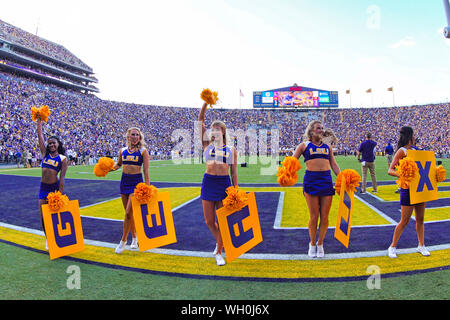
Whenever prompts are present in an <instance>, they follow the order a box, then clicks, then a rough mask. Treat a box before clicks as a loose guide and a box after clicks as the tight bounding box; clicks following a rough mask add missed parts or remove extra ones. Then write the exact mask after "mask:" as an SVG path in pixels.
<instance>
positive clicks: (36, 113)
mask: <svg viewBox="0 0 450 320" xmlns="http://www.w3.org/2000/svg"><path fill="white" fill-rule="evenodd" d="M50 114H51V112H50V109H49V108H48V106H42V107H40V108H37V107H31V118H32V120H33V121H37V119H41V120H42V121H44V122H47V121H48V117H49V116H50Z"/></svg>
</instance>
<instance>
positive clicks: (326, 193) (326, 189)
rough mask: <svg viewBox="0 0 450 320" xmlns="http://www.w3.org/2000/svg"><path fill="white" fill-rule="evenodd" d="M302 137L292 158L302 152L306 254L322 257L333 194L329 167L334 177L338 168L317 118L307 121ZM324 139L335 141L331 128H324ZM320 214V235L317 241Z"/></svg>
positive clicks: (297, 156)
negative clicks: (305, 212)
mask: <svg viewBox="0 0 450 320" xmlns="http://www.w3.org/2000/svg"><path fill="white" fill-rule="evenodd" d="M304 139H305V140H306V141H304V142H302V143H300V144H299V145H298V146H297V149H296V150H295V152H294V157H296V158H297V159H298V158H300V156H301V155H303V157H304V159H305V164H306V171H305V176H304V178H303V194H304V196H305V198H306V203H307V205H308V209H309V215H310V219H309V223H308V229H309V237H310V242H309V250H308V256H309V257H311V258H314V257H317V258H322V257H324V255H325V251H324V248H323V240H324V238H325V234H326V233H327V230H328V215H329V213H330V208H331V202H332V200H333V195H334V188H333V180H332V177H331V170H333V172H334V174H335V175H336V176H337V175H338V174H339V172H340V171H341V170H340V169H339V166H338V164H337V163H336V160H335V158H334V155H333V150H332V148H331V146H329V145H328V144H326V143H324V141H323V139H324V130H323V127H322V123H321V122H320V121H311V122H310V123H309V124H308V127H307V128H306V131H305V134H304ZM327 139H330V141H335V140H336V137H335V136H334V134H333V133H332V131H331V130H330V129H328V131H327ZM330 169H331V170H330ZM319 216H320V223H319V230H318V231H319V235H318V239H317V242H316V238H317V223H318V221H319Z"/></svg>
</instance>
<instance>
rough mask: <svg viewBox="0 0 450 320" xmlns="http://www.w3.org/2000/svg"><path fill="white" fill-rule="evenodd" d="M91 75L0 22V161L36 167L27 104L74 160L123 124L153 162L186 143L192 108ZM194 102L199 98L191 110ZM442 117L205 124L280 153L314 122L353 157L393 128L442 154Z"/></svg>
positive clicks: (269, 113) (445, 135)
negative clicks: (263, 137)
mask: <svg viewBox="0 0 450 320" xmlns="http://www.w3.org/2000/svg"><path fill="white" fill-rule="evenodd" d="M93 74H94V73H93V70H92V68H90V67H89V66H87V65H86V64H85V63H83V62H82V61H81V60H80V59H78V58H77V57H76V56H74V55H73V54H72V53H70V52H69V51H68V50H67V49H65V48H64V47H62V46H61V45H58V44H55V43H53V42H50V41H48V40H45V39H42V38H39V37H37V36H35V35H32V34H30V33H28V32H26V31H23V30H21V29H19V28H16V27H14V26H11V25H10V24H8V23H5V22H3V21H1V20H0V163H14V162H15V159H16V154H17V153H18V152H20V153H21V154H22V159H23V160H25V159H28V158H29V159H30V162H32V163H33V164H34V165H36V164H38V163H39V157H40V155H39V152H38V150H39V148H38V145H37V134H36V124H35V123H33V122H32V120H31V113H30V107H31V106H40V105H48V106H49V107H50V110H51V112H52V114H51V116H50V118H49V122H48V123H47V124H46V125H45V126H44V130H45V131H46V135H47V136H49V135H57V136H59V137H60V139H61V140H62V141H63V143H64V146H65V148H66V153H67V155H68V156H69V158H70V159H73V160H74V161H73V162H74V163H93V162H94V161H95V159H96V158H98V157H101V156H115V155H116V154H117V153H118V151H119V149H120V148H121V147H123V146H124V145H125V138H124V135H125V133H126V130H127V128H129V127H131V126H137V127H140V128H142V130H143V132H144V133H145V137H146V142H147V146H148V149H149V151H150V154H151V157H152V158H153V159H170V158H171V157H172V155H173V154H172V152H171V151H172V150H173V147H174V146H175V145H176V144H177V141H172V133H173V132H174V130H176V129H187V130H189V132H190V133H191V138H192V139H193V138H194V137H193V135H194V126H195V121H196V119H197V117H198V112H199V109H198V108H184V107H166V106H155V105H140V104H130V103H124V102H116V101H107V100H102V99H99V98H98V97H96V96H95V95H94V93H96V92H98V89H97V88H96V87H95V86H94V85H93V83H97V82H98V80H97V79H96V78H95V77H94V76H93ZM199 93H200V89H199ZM219 95H220V88H219ZM201 104H202V102H201V100H200V98H199V107H200V106H201ZM449 118H450V104H449V103H440V104H430V105H421V106H403V107H390V108H351V109H349V108H334V109H323V110H310V111H309V110H308V111H297V112H288V111H286V110H272V109H271V110H260V109H258V110H257V109H219V108H212V109H210V110H209V111H208V112H207V117H206V123H207V124H208V123H211V122H212V121H213V120H215V119H220V120H223V121H224V122H225V123H226V125H227V127H228V128H230V129H233V130H238V129H242V130H244V131H247V130H249V129H252V128H253V129H255V130H257V131H258V130H261V129H266V130H269V131H270V130H273V129H278V130H279V132H280V134H279V136H280V142H279V147H280V149H281V150H282V151H283V153H288V152H289V150H292V149H293V148H295V146H296V145H297V144H298V143H300V142H301V139H302V136H303V133H304V131H305V128H306V125H307V123H308V122H309V121H310V120H312V119H319V120H321V121H322V123H323V125H324V127H325V128H331V129H332V130H333V131H334V132H335V134H336V136H337V138H338V139H339V141H338V142H337V143H336V144H335V145H334V150H335V151H336V152H337V153H339V154H354V152H355V150H356V149H357V147H358V146H359V144H360V143H361V141H362V140H364V137H365V135H366V134H367V133H368V132H370V133H372V135H373V137H374V140H375V141H377V143H378V147H377V148H378V149H377V151H379V152H383V151H384V147H385V146H386V145H387V143H388V142H391V143H392V144H393V145H394V147H395V145H396V142H397V140H398V136H399V134H398V131H399V129H400V127H401V126H403V125H409V126H411V127H413V128H414V130H415V132H416V135H417V137H419V139H420V141H419V143H418V145H419V147H420V148H423V149H428V150H434V151H435V152H436V154H437V156H438V157H450V148H449V143H448V142H449V130H450V129H449V126H448V123H449ZM246 151H247V152H248V151H249V146H248V145H247V146H246ZM269 152H270V149H269ZM193 153H194V145H193V146H192V148H191V154H193Z"/></svg>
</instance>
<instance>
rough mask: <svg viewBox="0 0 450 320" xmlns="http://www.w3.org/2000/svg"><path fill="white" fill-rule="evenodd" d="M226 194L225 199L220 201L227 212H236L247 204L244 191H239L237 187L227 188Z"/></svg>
mask: <svg viewBox="0 0 450 320" xmlns="http://www.w3.org/2000/svg"><path fill="white" fill-rule="evenodd" d="M226 193H227V197H226V198H225V199H223V200H222V204H223V206H224V207H225V208H227V209H228V210H231V211H237V210H240V209H242V208H243V207H245V206H246V205H247V204H248V196H247V193H246V192H245V191H244V190H239V187H237V186H236V187H235V186H231V187H228V188H227V190H226Z"/></svg>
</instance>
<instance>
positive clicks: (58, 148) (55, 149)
mask: <svg viewBox="0 0 450 320" xmlns="http://www.w3.org/2000/svg"><path fill="white" fill-rule="evenodd" d="M36 124H37V134H38V141H39V149H40V152H41V155H42V157H43V159H42V163H41V167H42V176H41V185H40V188H39V202H38V204H39V210H40V214H41V225H42V229H43V230H44V233H45V228H44V221H43V219H42V208H41V206H42V205H43V204H47V203H48V201H47V196H48V195H49V194H50V193H52V192H56V191H59V192H60V193H61V194H62V193H63V192H64V181H65V176H66V171H67V158H66V156H65V149H64V146H63V143H62V142H61V141H60V140H59V138H58V137H56V136H51V137H49V138H48V139H47V141H45V139H44V134H43V132H42V120H41V118H40V117H37V118H36ZM58 174H59V180H58Z"/></svg>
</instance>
